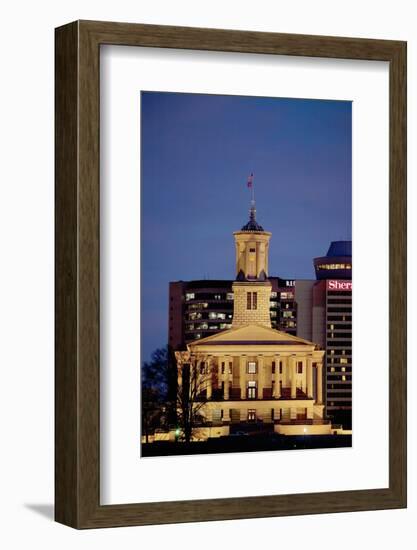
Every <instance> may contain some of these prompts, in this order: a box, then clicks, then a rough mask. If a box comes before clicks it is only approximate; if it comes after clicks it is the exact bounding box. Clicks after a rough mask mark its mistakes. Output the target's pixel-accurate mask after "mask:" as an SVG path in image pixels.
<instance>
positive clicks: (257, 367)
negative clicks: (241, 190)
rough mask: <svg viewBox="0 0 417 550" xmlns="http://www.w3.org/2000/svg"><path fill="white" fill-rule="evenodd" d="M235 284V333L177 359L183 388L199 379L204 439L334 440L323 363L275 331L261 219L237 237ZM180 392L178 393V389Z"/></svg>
mask: <svg viewBox="0 0 417 550" xmlns="http://www.w3.org/2000/svg"><path fill="white" fill-rule="evenodd" d="M233 235H234V239H235V248H236V278H235V281H234V282H233V286H232V290H233V321H232V325H231V328H227V329H225V330H221V331H219V332H217V333H216V334H214V335H212V336H208V337H205V338H199V339H196V340H193V341H191V342H189V343H187V345H186V349H183V350H180V351H177V352H176V353H175V357H176V362H177V373H178V385H179V388H181V386H182V384H183V375H184V373H185V372H187V376H190V373H191V376H192V377H194V378H195V380H198V391H199V397H200V403H201V406H199V416H200V422H201V429H200V433H203V434H204V435H203V437H216V436H217V437H218V436H221V435H228V434H229V433H230V431H231V427H233V428H234V429H237V427H238V426H239V425H245V426H247V425H248V424H253V427H254V429H256V428H258V429H259V428H261V429H264V428H265V429H267V428H268V429H270V430H271V431H272V430H273V431H275V432H277V433H279V434H284V435H303V434H308V435H315V434H317V435H322V434H330V433H332V432H331V424H330V422H329V421H328V420H326V419H325V418H324V403H323V360H324V354H325V352H324V351H323V349H321V348H320V347H319V346H318V345H316V344H315V343H314V342H311V341H309V340H306V339H303V338H300V337H298V336H294V335H292V334H288V332H282V331H279V330H276V329H275V328H272V327H271V316H270V299H271V282H270V281H269V280H268V256H269V246H270V239H271V233H270V232H268V231H265V230H264V229H263V227H262V226H261V225H260V224H259V223H258V222H257V220H256V208H255V202H254V201H252V203H251V208H250V214H249V221H248V223H246V224H245V225H244V226H243V227H242V228H241V229H240V230H239V231H236V232H234V234H233ZM179 391H180V390H179Z"/></svg>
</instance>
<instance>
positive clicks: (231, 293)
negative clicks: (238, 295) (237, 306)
mask: <svg viewBox="0 0 417 550" xmlns="http://www.w3.org/2000/svg"><path fill="white" fill-rule="evenodd" d="M226 299H227V300H233V292H228V293H227V294H226Z"/></svg>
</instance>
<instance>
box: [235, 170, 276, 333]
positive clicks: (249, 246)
mask: <svg viewBox="0 0 417 550" xmlns="http://www.w3.org/2000/svg"><path fill="white" fill-rule="evenodd" d="M248 187H252V200H251V207H250V210H249V221H248V223H246V224H245V225H244V226H243V227H242V229H241V230H240V231H235V232H234V233H233V235H234V238H235V247H236V281H235V282H234V283H233V292H234V312H233V325H232V326H233V327H237V326H242V325H246V324H252V323H256V324H261V325H264V326H267V327H270V326H271V318H270V313H269V307H270V303H269V301H270V296H271V283H270V282H269V280H268V254H269V240H270V238H271V235H272V233H270V232H269V231H265V230H264V228H263V227H262V226H261V225H260V224H259V223H258V222H257V221H256V205H255V199H254V194H253V181H252V180H249V181H248Z"/></svg>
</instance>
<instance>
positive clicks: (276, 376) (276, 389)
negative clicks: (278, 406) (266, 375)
mask: <svg viewBox="0 0 417 550" xmlns="http://www.w3.org/2000/svg"><path fill="white" fill-rule="evenodd" d="M274 361H275V374H273V375H272V379H273V380H274V381H275V386H274V395H273V397H275V398H277V399H279V398H280V397H281V389H280V384H279V381H280V380H281V375H280V374H279V361H280V357H279V355H275V356H274Z"/></svg>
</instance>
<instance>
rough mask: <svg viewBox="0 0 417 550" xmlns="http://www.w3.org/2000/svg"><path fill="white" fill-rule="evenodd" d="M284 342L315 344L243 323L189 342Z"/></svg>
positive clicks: (210, 343)
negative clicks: (243, 324) (240, 325)
mask: <svg viewBox="0 0 417 550" xmlns="http://www.w3.org/2000/svg"><path fill="white" fill-rule="evenodd" d="M257 343H259V344H277V345H279V344H286V345H291V344H293V345H298V346H300V345H301V346H302V345H306V346H315V344H314V343H313V342H310V341H309V340H305V339H304V338H299V337H298V336H292V335H291V334H288V333H286V332H282V331H280V330H276V329H273V328H269V327H266V326H264V325H245V326H242V327H237V328H231V329H228V330H223V331H221V332H218V333H217V334H213V336H207V337H206V338H202V339H201V340H194V341H193V342H190V344H189V345H190V346H191V347H196V346H197V347H198V346H200V345H215V344H218V345H222V344H225V345H226V344H236V345H242V344H243V345H244V344H248V345H249V344H252V345H253V344H257Z"/></svg>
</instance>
